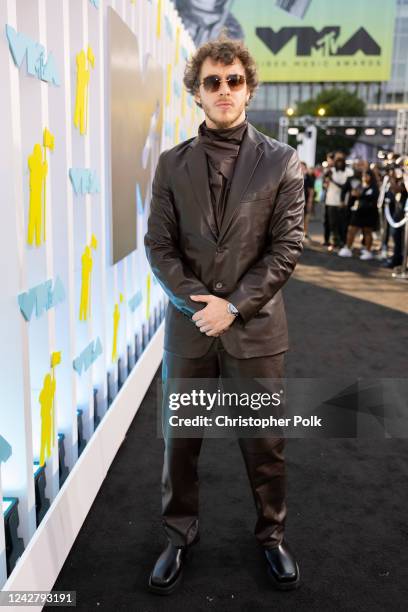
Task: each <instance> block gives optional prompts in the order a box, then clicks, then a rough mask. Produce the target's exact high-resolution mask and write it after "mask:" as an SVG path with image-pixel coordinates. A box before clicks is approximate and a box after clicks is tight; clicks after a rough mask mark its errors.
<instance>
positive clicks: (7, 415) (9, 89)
mask: <svg viewBox="0 0 408 612" xmlns="http://www.w3.org/2000/svg"><path fill="white" fill-rule="evenodd" d="M0 18H1V20H2V22H3V24H5V23H8V24H9V25H10V26H12V27H14V28H15V29H16V28H17V14H16V6H15V2H12V1H11V0H9V1H8V2H7V3H6V4H5V3H1V5H0ZM0 76H1V82H2V83H3V85H4V91H5V92H6V93H7V95H3V96H1V98H0V100H1V102H0V104H1V109H0V110H1V114H0V121H1V134H2V137H1V139H0V155H1V159H2V167H1V173H2V175H1V177H2V180H1V183H2V197H3V202H5V203H7V206H3V208H2V229H3V231H2V239H1V241H0V261H1V264H0V265H1V271H2V274H1V278H2V283H3V284H2V288H1V294H0V297H1V302H0V303H1V317H0V338H1V351H0V365H1V368H0V376H1V389H2V401H1V403H0V422H1V434H2V436H3V437H4V438H5V439H6V440H7V441H8V443H9V444H10V445H11V447H12V455H11V457H10V458H9V459H8V461H7V463H5V464H3V465H2V466H1V469H2V486H3V494H4V495H8V496H15V497H18V498H19V516H20V527H19V535H20V536H21V537H23V538H24V543H25V544H27V543H28V541H29V539H30V537H31V536H32V534H33V533H34V531H35V528H36V520H35V499H34V482H33V477H32V461H33V447H32V423H31V397H30V371H29V336H28V325H27V323H26V322H25V321H24V319H23V317H22V316H21V314H20V311H19V309H18V306H17V295H18V294H19V293H21V292H22V291H23V290H25V289H26V286H27V268H26V259H25V240H24V238H25V223H24V193H23V181H22V167H23V164H24V160H23V156H22V150H21V140H22V134H21V113H20V87H19V72H18V68H17V67H16V66H15V65H14V62H13V60H12V58H11V54H10V52H9V49H8V45H7V44H3V45H1V46H0Z"/></svg>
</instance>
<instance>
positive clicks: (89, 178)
mask: <svg viewBox="0 0 408 612" xmlns="http://www.w3.org/2000/svg"><path fill="white" fill-rule="evenodd" d="M69 178H70V179H71V183H72V186H73V188H74V192H75V194H76V195H85V194H87V193H91V194H92V193H99V192H100V184H99V178H98V174H97V172H96V170H90V169H89V168H70V169H69Z"/></svg>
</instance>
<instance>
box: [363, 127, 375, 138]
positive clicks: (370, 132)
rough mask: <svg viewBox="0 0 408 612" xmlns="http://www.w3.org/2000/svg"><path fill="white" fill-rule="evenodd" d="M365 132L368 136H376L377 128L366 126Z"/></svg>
mask: <svg viewBox="0 0 408 612" xmlns="http://www.w3.org/2000/svg"><path fill="white" fill-rule="evenodd" d="M364 134H365V135H366V136H375V129H374V128H366V129H365V130H364Z"/></svg>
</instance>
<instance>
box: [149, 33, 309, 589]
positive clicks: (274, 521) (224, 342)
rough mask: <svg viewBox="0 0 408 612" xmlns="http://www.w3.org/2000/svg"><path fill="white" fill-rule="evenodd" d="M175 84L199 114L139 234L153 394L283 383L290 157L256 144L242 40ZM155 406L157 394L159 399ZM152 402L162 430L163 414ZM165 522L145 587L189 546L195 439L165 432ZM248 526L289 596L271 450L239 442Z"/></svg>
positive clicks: (296, 206) (261, 139)
mask: <svg viewBox="0 0 408 612" xmlns="http://www.w3.org/2000/svg"><path fill="white" fill-rule="evenodd" d="M184 84H185V86H186V88H187V90H188V91H190V92H191V93H192V94H193V95H194V99H195V102H196V103H197V104H198V105H199V106H200V108H202V109H203V111H204V113H205V121H203V123H202V124H201V125H200V127H199V134H198V136H197V137H196V138H191V139H190V140H187V141H185V142H182V143H181V144H178V145H177V146H175V147H173V148H172V149H170V150H168V151H165V152H163V153H162V154H161V155H160V158H159V162H158V166H157V169H156V174H155V177H154V181H153V196H152V202H151V210H150V216H149V221H148V231H147V234H146V236H145V246H146V253H147V256H148V259H149V262H150V264H151V268H152V271H153V273H154V274H155V276H156V277H157V279H158V281H159V282H160V284H161V286H162V287H163V289H164V290H165V292H166V293H167V295H168V296H169V300H170V301H169V305H168V308H167V313H166V323H165V341H164V349H165V351H164V356H163V366H162V372H163V385H164V389H165V390H166V388H167V384H168V381H169V380H170V379H172V380H180V379H188V378H196V379H197V378H209V379H216V378H218V376H221V377H222V378H229V379H231V378H232V379H234V378H235V379H242V378H251V377H252V378H268V379H280V378H282V377H283V359H284V352H285V351H286V350H287V348H288V338H287V328H286V318H285V311H284V304H283V299H282V294H281V292H280V288H281V287H282V285H283V284H284V283H285V282H286V281H287V279H288V278H289V276H290V274H291V273H292V271H293V269H294V267H295V264H296V261H297V259H298V257H299V255H300V253H301V250H302V241H303V212H304V194H303V176H302V171H301V168H300V162H299V160H298V157H297V154H296V152H295V151H294V150H293V149H292V148H291V147H289V146H287V145H285V144H281V143H279V142H277V141H275V140H273V139H272V138H269V137H267V136H265V135H264V134H262V133H260V132H258V131H257V130H256V129H255V128H254V127H253V126H252V125H251V124H250V123H248V121H247V118H246V112H245V110H246V106H247V105H248V103H249V100H250V98H251V97H252V95H253V93H254V91H255V88H256V87H257V85H258V80H257V74H256V66H255V63H254V61H253V59H252V58H251V56H250V55H249V53H248V50H247V49H246V47H245V46H244V45H243V44H242V42H240V41H233V40H229V39H227V38H225V37H221V38H219V39H217V40H216V41H211V42H208V43H206V44H205V45H203V46H201V47H200V48H199V49H198V50H197V51H196V53H195V54H194V56H193V57H192V59H191V61H190V62H189V63H188V64H187V67H186V71H185V74H184ZM165 395H166V394H164V396H165ZM168 411H169V406H168V404H167V403H166V401H164V402H163V423H164V424H166V419H167V418H168V414H169V412H168ZM164 437H165V456H164V467H163V480H162V502H163V513H162V515H163V522H164V526H165V530H166V533H167V537H168V545H167V547H166V548H165V550H164V551H163V553H162V554H161V555H160V557H159V559H158V561H157V562H156V564H155V566H154V569H153V571H152V574H151V576H150V580H149V586H150V589H151V590H152V591H154V592H157V593H161V594H167V593H170V592H172V591H173V590H174V589H175V588H176V586H177V585H178V584H179V582H180V578H181V574H182V570H183V566H184V563H185V560H186V556H187V551H188V549H189V548H190V547H191V546H192V545H193V544H194V543H196V542H197V541H198V537H199V532H198V477H197V464H198V457H199V453H200V449H201V443H202V439H201V438H179V437H175V436H172V435H171V433H169V428H167V433H165V436H164ZM239 443H240V447H241V451H242V453H243V456H244V460H245V464H246V468H247V472H248V476H249V480H250V484H251V488H252V491H253V494H254V499H255V503H256V509H257V514H258V520H257V523H256V527H255V535H256V537H257V539H258V542H259V543H260V544H261V546H262V547H263V548H264V550H265V558H266V562H267V569H268V571H269V574H270V577H271V579H272V581H273V584H274V585H275V586H276V587H277V588H280V589H292V588H295V587H297V586H298V585H299V568H298V565H297V563H296V561H295V559H294V558H293V555H292V554H291V552H290V550H289V548H288V546H287V544H286V542H285V541H284V539H283V536H284V523H285V517H286V504H285V463H284V457H283V450H284V439H283V438H276V437H275V438H272V437H269V438H252V439H240V440H239Z"/></svg>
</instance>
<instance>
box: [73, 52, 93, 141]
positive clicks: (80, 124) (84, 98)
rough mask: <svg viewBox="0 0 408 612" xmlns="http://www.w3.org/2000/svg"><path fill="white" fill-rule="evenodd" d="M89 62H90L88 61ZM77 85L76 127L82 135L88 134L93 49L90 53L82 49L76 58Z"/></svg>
mask: <svg viewBox="0 0 408 612" xmlns="http://www.w3.org/2000/svg"><path fill="white" fill-rule="evenodd" d="M87 60H88V61H87ZM76 65H77V83H76V97H75V111H74V125H75V127H77V128H79V132H80V134H86V131H87V128H88V98H89V96H88V90H89V79H90V76H91V71H90V70H89V65H91V66H92V68H94V66H95V56H94V54H93V51H92V48H91V47H88V52H87V54H86V55H85V51H84V50H83V49H82V51H80V52H79V53H78V55H77V56H76Z"/></svg>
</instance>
